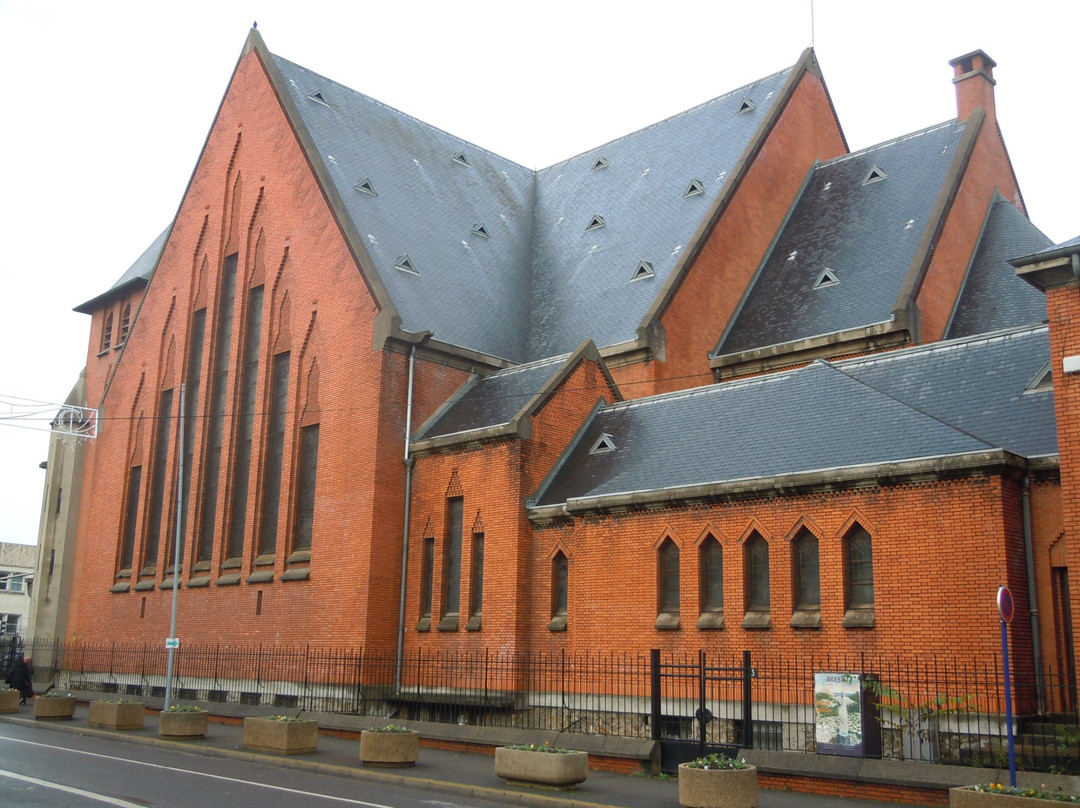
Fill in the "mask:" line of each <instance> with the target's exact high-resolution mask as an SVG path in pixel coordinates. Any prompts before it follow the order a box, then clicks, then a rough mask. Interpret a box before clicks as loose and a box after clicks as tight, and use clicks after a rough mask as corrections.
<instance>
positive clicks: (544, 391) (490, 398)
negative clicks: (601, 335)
mask: <svg viewBox="0 0 1080 808" xmlns="http://www.w3.org/2000/svg"><path fill="white" fill-rule="evenodd" d="M586 360H588V361H592V362H597V363H598V364H599V365H600V367H601V371H602V374H603V377H604V379H605V380H606V382H607V386H608V389H607V390H597V391H595V394H591V398H593V399H595V398H597V397H601V396H604V395H605V394H608V395H609V396H610V397H613V398H618V390H617V388H616V386H615V383H614V381H613V380H612V379H611V377H610V375H609V374H608V373H607V370H606V369H605V368H604V367H603V360H601V359H600V354H599V352H598V351H597V350H596V347H595V346H594V345H593V344H592V343H591V342H589V341H586V342H585V343H583V344H582V345H581V346H579V347H578V349H577V350H576V351H575V352H574V353H572V354H564V355H562V356H556V357H552V358H550V359H544V360H541V361H538V362H531V363H528V364H524V365H518V366H516V367H512V368H509V369H507V370H502V371H499V372H496V373H492V374H490V375H487V376H479V375H476V376H473V377H472V378H471V379H469V381H467V382H466V383H465V384H464V385H462V387H461V389H460V390H458V392H457V393H455V394H454V396H453V397H452V398H451V399H450V400H449V401H448V402H447V403H446V404H445V405H444V406H443V407H441V408H440V409H439V410H438V411H437V412H436V413H435V414H434V415H433V416H432V417H431V418H429V419H428V421H427V423H425V424H423V425H422V426H421V427H420V429H419V430H417V433H416V439H415V440H416V442H415V443H414V444H413V449H414V451H416V452H423V451H425V450H426V449H428V448H433V447H435V446H442V445H447V444H450V443H456V442H460V441H468V440H477V439H479V438H482V437H495V436H498V435H509V434H516V435H521V436H522V437H528V433H529V428H530V427H529V416H531V415H533V414H535V413H536V412H537V411H538V410H539V409H540V408H541V407H542V406H543V404H544V403H545V402H546V401H548V400H549V399H550V398H551V396H552V395H553V394H554V393H555V391H556V390H557V388H558V387H559V385H560V384H562V383H563V381H564V380H565V379H566V378H567V377H568V376H569V375H570V374H571V373H572V372H573V370H574V369H575V368H577V367H578V366H579V365H580V364H581V362H582V361H586Z"/></svg>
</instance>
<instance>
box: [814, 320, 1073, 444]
mask: <svg viewBox="0 0 1080 808" xmlns="http://www.w3.org/2000/svg"><path fill="white" fill-rule="evenodd" d="M1044 305H1045V301H1044ZM1049 361H1050V336H1049V328H1048V326H1045V325H1040V326H1035V327H1030V326H1029V327H1025V328H1022V329H1014V330H1011V331H1003V332H997V333H994V334H984V335H982V336H979V337H977V338H971V339H966V340H959V341H949V342H939V343H935V344H932V345H923V346H918V347H915V348H911V349H908V350H904V351H895V352H891V353H883V354H878V355H875V356H867V357H862V358H859V359H849V360H845V361H840V362H834V363H833V366H834V367H835V368H836V369H837V370H839V371H841V372H842V373H845V374H847V375H849V376H851V377H853V378H856V379H858V380H859V381H861V382H863V383H864V384H868V385H870V386H871V387H873V388H874V389H875V390H878V391H879V392H881V393H884V394H886V395H889V396H893V397H894V398H897V399H899V400H901V401H903V402H904V403H906V404H907V405H908V406H910V407H914V408H915V409H918V410H920V411H921V412H924V413H926V414H928V415H930V416H932V417H934V418H937V419H939V420H941V421H943V422H945V423H947V424H950V425H952V426H953V427H955V428H956V429H960V430H963V431H965V432H967V433H969V434H972V435H977V436H978V437H979V438H980V439H982V440H984V441H986V442H987V443H990V444H991V445H993V446H995V447H998V448H1002V449H1007V450H1009V451H1010V452H1013V453H1015V454H1018V455H1023V456H1025V457H1036V456H1038V455H1045V454H1056V453H1057V427H1056V425H1055V421H1054V393H1053V390H1052V389H1045V390H1042V391H1038V392H1037V391H1032V390H1027V388H1028V387H1029V385H1031V383H1032V381H1034V380H1035V379H1036V378H1037V377H1038V376H1039V375H1040V372H1041V371H1042V370H1043V369H1044V368H1046V367H1047V364H1048V362H1049ZM1025 391H1027V392H1025Z"/></svg>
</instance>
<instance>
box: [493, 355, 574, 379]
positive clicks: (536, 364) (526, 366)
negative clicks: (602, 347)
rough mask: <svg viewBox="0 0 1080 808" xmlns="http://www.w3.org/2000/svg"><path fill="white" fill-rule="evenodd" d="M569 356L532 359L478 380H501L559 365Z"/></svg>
mask: <svg viewBox="0 0 1080 808" xmlns="http://www.w3.org/2000/svg"><path fill="white" fill-rule="evenodd" d="M571 355H572V354H571V353H564V354H559V355H558V356H548V357H546V358H544V359H534V360H533V361H532V362H523V363H522V364H520V365H513V366H512V367H508V368H501V369H500V370H496V371H495V372H494V373H488V374H486V375H483V376H481V377H480V378H481V380H483V379H491V378H494V377H496V376H498V377H500V378H501V377H503V376H510V375H512V374H514V373H518V372H521V371H525V370H535V369H536V368H541V367H543V366H544V365H554V364H559V365H561V364H563V363H564V362H565V361H566V360H567V359H569V358H570V357H571Z"/></svg>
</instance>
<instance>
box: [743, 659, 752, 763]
mask: <svg viewBox="0 0 1080 808" xmlns="http://www.w3.org/2000/svg"><path fill="white" fill-rule="evenodd" d="M742 664H743V697H742V715H743V746H744V747H745V748H746V749H753V748H754V690H753V688H752V687H751V678H752V677H753V675H754V669H753V668H751V667H750V652H749V651H743V652H742Z"/></svg>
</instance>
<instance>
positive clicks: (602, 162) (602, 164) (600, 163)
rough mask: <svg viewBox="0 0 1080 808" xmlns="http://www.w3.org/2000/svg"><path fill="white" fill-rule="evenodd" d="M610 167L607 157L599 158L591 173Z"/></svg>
mask: <svg viewBox="0 0 1080 808" xmlns="http://www.w3.org/2000/svg"><path fill="white" fill-rule="evenodd" d="M608 165H609V163H608V161H607V158H606V157H597V158H596V162H595V163H593V164H592V168H590V169H589V170H590V171H599V170H600V169H601V168H607V167H608Z"/></svg>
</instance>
